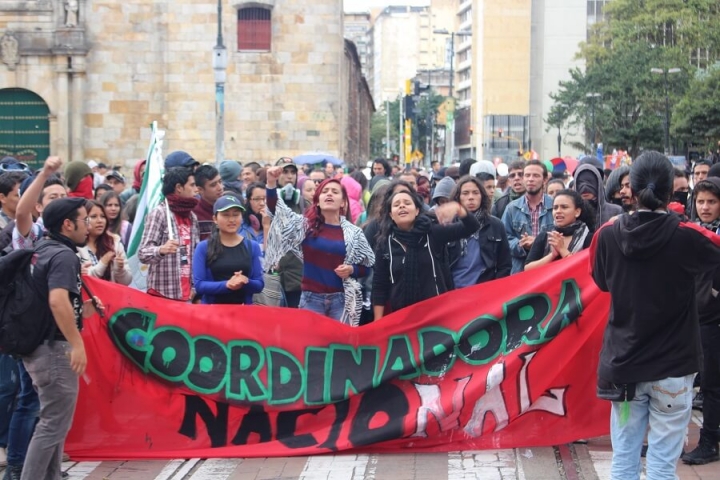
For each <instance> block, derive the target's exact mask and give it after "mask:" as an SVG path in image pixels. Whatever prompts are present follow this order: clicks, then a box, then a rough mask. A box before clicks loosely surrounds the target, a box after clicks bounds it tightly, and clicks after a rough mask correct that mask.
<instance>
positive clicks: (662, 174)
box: [630, 151, 674, 211]
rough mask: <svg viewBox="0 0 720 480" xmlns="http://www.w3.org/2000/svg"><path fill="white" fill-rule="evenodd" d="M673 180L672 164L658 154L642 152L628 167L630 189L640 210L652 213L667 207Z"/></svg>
mask: <svg viewBox="0 0 720 480" xmlns="http://www.w3.org/2000/svg"><path fill="white" fill-rule="evenodd" d="M673 180H674V175H673V166H672V163H670V160H668V159H667V157H666V156H665V155H663V154H662V153H660V152H654V151H647V152H644V153H642V154H641V155H640V156H639V157H638V158H636V159H635V160H634V161H633V163H632V166H631V167H630V188H631V190H632V192H633V195H635V198H637V201H638V207H640V208H647V209H648V210H651V211H652V210H657V209H659V208H665V207H667V204H668V203H669V202H670V196H671V195H672V191H673Z"/></svg>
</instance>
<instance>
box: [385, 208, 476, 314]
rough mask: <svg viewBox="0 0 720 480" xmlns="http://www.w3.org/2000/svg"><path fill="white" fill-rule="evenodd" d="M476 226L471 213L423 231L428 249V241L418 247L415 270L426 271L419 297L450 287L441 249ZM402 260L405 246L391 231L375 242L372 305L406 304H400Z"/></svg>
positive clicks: (448, 267) (397, 305) (472, 230)
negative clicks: (380, 241) (386, 237)
mask: <svg viewBox="0 0 720 480" xmlns="http://www.w3.org/2000/svg"><path fill="white" fill-rule="evenodd" d="M478 227H480V223H478V221H477V218H475V217H474V216H473V215H466V216H465V217H464V218H462V219H461V221H460V222H455V223H453V224H450V225H438V224H433V226H432V227H431V228H430V232H429V233H428V235H427V238H428V240H429V247H430V251H428V249H427V246H428V241H426V242H424V243H423V248H421V249H420V251H419V262H420V265H419V268H418V271H421V272H423V273H426V274H427V280H425V279H423V281H421V282H420V288H421V289H422V291H421V294H420V301H422V300H427V299H428V298H432V297H435V296H437V295H442V294H443V293H445V292H447V291H449V290H452V275H450V264H449V262H448V259H447V255H445V253H444V252H445V251H446V248H445V247H446V244H447V243H448V242H451V241H453V240H459V239H461V238H464V237H469V236H470V235H472V234H473V233H474V232H475V231H476V230H477V229H478ZM431 252H432V253H431ZM404 262H405V249H404V248H403V246H402V245H401V244H400V243H399V242H398V241H397V240H396V239H395V238H394V237H393V236H392V235H390V237H389V238H388V239H386V240H385V241H384V242H382V243H380V244H378V245H377V248H376V250H375V267H374V268H373V271H374V276H373V287H372V304H373V305H382V306H386V305H388V304H389V306H390V308H391V310H392V311H393V312H394V311H397V310H399V309H401V308H404V307H407V306H408V305H404V304H403V299H402V296H401V292H402V286H403V282H404V281H405V278H404V275H403V274H404V270H405V267H404ZM448 279H450V280H448Z"/></svg>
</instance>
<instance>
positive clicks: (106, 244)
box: [85, 200, 115, 280]
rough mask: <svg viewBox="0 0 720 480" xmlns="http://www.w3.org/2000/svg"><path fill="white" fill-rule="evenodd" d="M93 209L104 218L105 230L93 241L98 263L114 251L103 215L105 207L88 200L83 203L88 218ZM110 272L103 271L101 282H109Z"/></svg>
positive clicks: (105, 215)
mask: <svg viewBox="0 0 720 480" xmlns="http://www.w3.org/2000/svg"><path fill="white" fill-rule="evenodd" d="M93 208H99V209H100V211H101V212H102V214H103V216H104V217H105V230H103V232H102V233H101V234H100V235H98V237H97V239H96V240H95V257H96V258H97V259H98V261H100V259H101V258H102V257H103V255H105V254H106V253H108V252H114V251H115V240H114V239H113V237H112V235H110V233H109V228H108V226H109V224H108V220H107V214H106V213H105V207H103V205H102V204H101V203H100V202H97V201H95V200H88V201H87V202H85V209H86V210H87V213H88V216H90V213H91V212H92V209H93ZM111 270H112V269H110V268H106V269H105V273H104V274H103V276H102V278H103V280H110V273H111Z"/></svg>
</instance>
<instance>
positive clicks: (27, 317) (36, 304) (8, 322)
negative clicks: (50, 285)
mask: <svg viewBox="0 0 720 480" xmlns="http://www.w3.org/2000/svg"><path fill="white" fill-rule="evenodd" d="M35 253H36V252H35V249H33V248H27V249H21V250H13V251H11V252H10V253H8V254H7V255H5V256H3V257H0V353H4V354H7V355H16V356H22V355H29V354H30V353H32V352H33V351H34V350H35V349H36V348H37V347H38V346H39V345H40V344H41V343H43V341H45V340H46V339H47V338H48V333H49V332H50V330H51V329H52V327H54V325H55V322H52V325H51V324H50V323H49V322H48V314H49V311H50V307H49V305H48V302H47V299H46V298H40V294H39V293H38V291H37V288H36V287H35V283H34V281H33V276H32V271H33V268H34V265H33V257H34V256H35Z"/></svg>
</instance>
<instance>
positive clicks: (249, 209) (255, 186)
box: [242, 182, 265, 230]
mask: <svg viewBox="0 0 720 480" xmlns="http://www.w3.org/2000/svg"><path fill="white" fill-rule="evenodd" d="M258 188H260V189H262V191H263V193H264V192H265V184H264V183H260V182H253V183H251V184H250V185H248V186H247V188H246V189H245V211H243V212H242V217H243V223H245V224H247V225H250V215H254V216H255V218H257V220H258V222H259V223H260V230H262V217H261V216H260V214H259V213H257V214H256V213H255V212H253V211H252V206H251V205H250V198H251V197H252V193H253V190H256V189H258Z"/></svg>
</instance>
